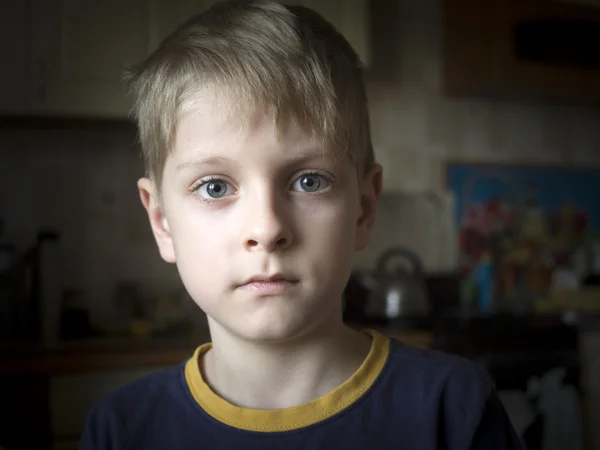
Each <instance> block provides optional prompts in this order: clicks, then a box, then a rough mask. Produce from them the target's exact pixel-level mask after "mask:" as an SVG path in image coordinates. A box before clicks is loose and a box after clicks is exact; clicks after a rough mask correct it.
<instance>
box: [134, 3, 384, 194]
mask: <svg viewBox="0 0 600 450" xmlns="http://www.w3.org/2000/svg"><path fill="white" fill-rule="evenodd" d="M126 77H127V79H128V81H129V82H130V87H131V92H132V93H133V95H134V100H135V102H134V108H133V114H134V117H135V119H136V121H137V125H138V129H139V135H140V142H141V147H142V154H143V157H144V162H145V166H146V171H147V174H148V176H150V177H151V178H152V179H153V180H154V181H155V182H156V183H158V185H160V183H161V181H162V172H163V170H164V164H165V161H166V159H167V156H168V154H169V152H170V151H171V150H172V141H173V137H174V134H175V127H176V124H177V120H178V117H179V116H180V115H181V114H182V112H185V110H186V109H188V108H193V106H194V102H195V99H197V98H198V96H199V95H201V94H202V93H206V92H211V93H216V94H217V96H218V98H219V100H224V102H223V103H224V104H226V105H227V106H228V108H230V109H231V110H235V112H236V113H238V114H240V115H239V117H244V116H243V115H241V114H242V113H245V114H246V116H245V117H247V118H249V115H251V114H255V113H258V112H260V113H261V114H267V115H268V117H270V118H271V119H273V120H274V121H275V123H276V125H277V129H278V130H281V127H282V126H285V125H288V124H289V123H290V121H291V122H294V123H295V124H298V125H299V126H300V127H302V129H304V130H305V131H306V132H310V133H312V135H313V136H315V137H317V138H318V139H322V142H323V145H324V149H327V151H336V152H340V154H344V155H346V154H347V155H349V156H350V158H351V159H352V161H354V162H355V164H356V166H357V167H358V169H359V170H362V171H365V170H367V169H368V168H370V166H372V164H373V150H372V145H371V137H370V125H369V115H368V110H367V100H366V92H365V87H364V79H363V68H362V64H361V63H360V59H359V57H358V56H357V54H356V53H355V51H354V50H353V49H352V47H351V46H350V44H349V43H348V42H347V41H346V39H345V38H344V37H342V35H341V34H339V33H338V32H337V31H336V30H335V29H334V28H333V26H332V25H331V24H329V23H328V22H327V21H325V20H324V19H323V18H322V17H321V16H320V15H318V14H317V13H315V12H314V11H312V10H310V9H308V8H304V7H300V6H283V5H281V4H279V3H277V2H274V1H270V0H250V1H228V2H223V3H219V4H217V5H215V6H213V7H212V8H210V9H208V10H207V11H205V12H204V13H202V14H199V15H197V16H195V17H193V18H191V19H190V20H188V21H187V22H186V23H184V24H183V25H181V26H180V27H179V28H178V29H176V30H175V31H174V32H173V33H172V34H170V35H169V36H168V37H167V38H166V39H165V40H164V41H163V42H162V43H161V45H160V46H159V47H158V49H157V50H156V51H154V53H153V54H151V55H150V56H149V57H148V58H147V59H146V60H145V61H143V62H142V63H141V64H139V65H138V66H137V67H135V68H133V69H132V70H130V71H129V72H128V74H126ZM236 117H238V116H237V115H236Z"/></svg>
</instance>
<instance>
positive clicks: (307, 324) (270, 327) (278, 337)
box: [226, 312, 314, 343]
mask: <svg viewBox="0 0 600 450" xmlns="http://www.w3.org/2000/svg"><path fill="white" fill-rule="evenodd" d="M253 316H254V317H245V318H244V320H239V321H236V323H229V324H226V326H227V328H229V330H230V331H231V332H233V333H234V334H237V335H238V336H239V337H241V338H242V339H244V340H246V341H249V342H256V343H261V342H264V343H281V342H286V341H290V340H293V339H295V338H297V337H299V336H301V335H303V334H304V333H306V332H307V331H308V330H310V329H311V328H312V325H313V324H314V321H313V320H311V319H309V318H308V317H302V316H301V315H299V314H298V313H297V312H296V314H254V315H253Z"/></svg>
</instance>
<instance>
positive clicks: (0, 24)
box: [0, 0, 30, 114]
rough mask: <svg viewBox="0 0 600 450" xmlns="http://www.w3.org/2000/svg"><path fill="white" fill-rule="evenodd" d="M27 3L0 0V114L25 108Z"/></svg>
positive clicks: (27, 72) (27, 51) (27, 36)
mask: <svg viewBox="0 0 600 450" xmlns="http://www.w3.org/2000/svg"><path fill="white" fill-rule="evenodd" d="M29 10H30V8H29V1H27V0H0V55H2V67H3V68H2V70H0V114H2V113H6V112H9V113H23V112H25V111H27V109H28V107H29V100H30V99H29V95H28V93H29V85H30V83H29V80H28V74H29V67H28V65H29V58H28V56H27V55H29V53H30V50H29V43H30V36H29V26H28V24H29V19H28V13H29Z"/></svg>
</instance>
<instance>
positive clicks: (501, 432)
mask: <svg viewBox="0 0 600 450" xmlns="http://www.w3.org/2000/svg"><path fill="white" fill-rule="evenodd" d="M471 450H524V446H523V444H522V443H521V441H520V440H519V437H518V436H517V433H516V432H515V430H514V428H513V426H512V424H511V422H510V418H509V417H508V414H507V413H506V411H505V409H504V406H503V405H502V402H501V401H500V399H499V398H498V395H497V394H496V392H495V391H492V393H491V394H490V396H489V397H488V399H487V402H486V404H485V407H484V409H483V413H482V415H481V420H480V422H479V424H478V426H477V429H476V430H475V434H474V435H473V442H472V445H471Z"/></svg>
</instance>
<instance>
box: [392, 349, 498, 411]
mask: <svg viewBox="0 0 600 450" xmlns="http://www.w3.org/2000/svg"><path fill="white" fill-rule="evenodd" d="M387 369H388V370H389V371H390V372H391V373H393V377H394V379H396V380H397V382H398V383H400V382H401V380H402V381H404V382H407V381H409V382H410V383H408V384H409V385H411V386H413V387H423V388H427V390H429V391H432V392H435V393H436V394H437V395H444V396H450V397H454V396H457V395H461V394H467V393H469V394H470V396H472V397H481V400H482V401H483V402H485V399H487V397H488V396H489V394H491V393H492V392H493V391H494V383H493V381H492V379H491V377H490V376H489V374H488V373H487V372H486V371H485V370H484V369H483V368H482V367H480V366H479V365H477V364H475V363H474V362H472V361H470V360H468V359H466V358H463V357H460V356H456V355H451V354H448V353H444V352H441V351H437V350H431V349H421V348H415V347H411V346H408V345H404V344H402V343H401V342H400V341H397V340H394V339H392V340H391V342H390V352H389V357H388V367H387Z"/></svg>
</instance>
